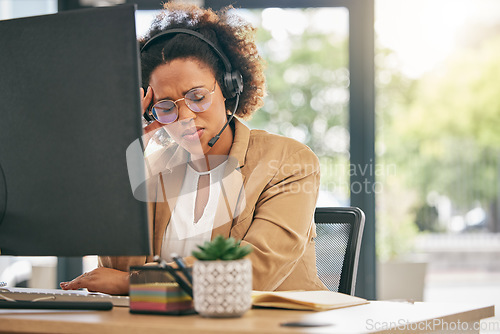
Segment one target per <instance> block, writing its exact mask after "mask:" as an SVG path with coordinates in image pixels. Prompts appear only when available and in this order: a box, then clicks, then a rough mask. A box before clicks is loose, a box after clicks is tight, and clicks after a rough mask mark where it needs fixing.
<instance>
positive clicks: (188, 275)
mask: <svg viewBox="0 0 500 334" xmlns="http://www.w3.org/2000/svg"><path fill="white" fill-rule="evenodd" d="M170 256H171V257H172V259H174V261H175V263H177V265H178V266H179V268H180V269H181V271H182V273H183V274H184V276H186V278H187V280H188V281H189V283H191V284H192V283H193V277H192V276H191V273H190V272H189V269H188V268H187V267H186V264H185V263H184V260H183V259H182V257H180V256H179V255H177V254H176V253H172V254H170Z"/></svg>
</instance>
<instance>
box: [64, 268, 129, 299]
mask: <svg viewBox="0 0 500 334" xmlns="http://www.w3.org/2000/svg"><path fill="white" fill-rule="evenodd" d="M60 286H61V288H62V289H63V290H76V289H82V288H86V289H87V290H88V291H90V292H102V293H107V294H110V295H126V294H128V291H129V274H128V272H125V271H120V270H116V269H110V268H105V267H99V268H96V269H94V270H92V271H90V272H88V273H84V274H82V275H80V276H78V277H76V278H75V279H73V280H72V281H70V282H61V283H60Z"/></svg>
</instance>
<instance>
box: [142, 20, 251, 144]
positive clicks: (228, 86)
mask: <svg viewBox="0 0 500 334" xmlns="http://www.w3.org/2000/svg"><path fill="white" fill-rule="evenodd" d="M177 34H186V35H191V36H194V37H196V38H198V39H199V40H201V41H203V42H205V43H206V44H207V45H209V46H210V47H211V48H212V50H214V51H215V53H216V54H217V55H218V56H219V58H220V59H221V60H222V63H223V64H224V68H225V73H224V78H223V80H224V82H223V87H222V93H223V95H224V97H225V98H226V99H232V98H233V97H236V103H235V106H234V109H233V111H232V113H231V115H230V116H229V118H228V120H227V122H226V124H225V125H224V127H223V128H222V130H220V131H219V133H218V134H217V135H216V136H215V137H213V138H212V139H210V141H209V142H208V145H209V146H210V147H212V146H214V145H215V143H216V142H217V140H219V138H220V135H221V134H222V132H223V131H224V129H225V128H226V126H227V125H228V124H229V122H231V120H232V119H233V117H234V113H235V112H236V109H237V108H238V103H239V100H240V94H241V92H242V91H243V77H242V76H241V73H240V71H238V70H233V69H232V66H231V63H230V62H229V59H227V57H226V55H224V53H223V52H222V51H221V50H219V48H218V47H217V46H216V45H215V44H214V43H212V41H210V40H208V39H207V38H206V37H205V36H203V35H202V34H200V33H199V32H197V31H194V30H190V29H182V28H177V29H169V30H167V31H164V32H161V33H159V34H157V35H155V36H153V37H152V38H151V39H150V40H148V41H147V42H146V43H145V44H144V45H143V46H142V48H141V53H143V52H144V51H145V50H146V49H148V47H150V46H151V44H152V43H153V42H155V41H158V40H160V39H163V38H165V37H166V36H170V35H177ZM144 118H146V120H148V121H153V119H151V117H150V116H149V115H148V114H147V112H145V113H144Z"/></svg>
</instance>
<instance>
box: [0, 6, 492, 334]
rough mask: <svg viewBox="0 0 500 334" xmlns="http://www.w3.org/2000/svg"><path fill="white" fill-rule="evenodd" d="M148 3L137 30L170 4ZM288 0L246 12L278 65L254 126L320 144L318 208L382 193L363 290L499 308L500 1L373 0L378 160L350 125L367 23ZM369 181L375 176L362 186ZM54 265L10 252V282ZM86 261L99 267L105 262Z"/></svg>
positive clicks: (15, 12)
mask: <svg viewBox="0 0 500 334" xmlns="http://www.w3.org/2000/svg"><path fill="white" fill-rule="evenodd" d="M124 2H131V1H125V0H108V1H105V0H101V1H99V0H71V1H62V0H59V1H57V0H0V19H10V18H14V17H22V16H30V15H39V14H49V13H55V12H57V11H58V8H59V9H64V10H65V9H71V8H76V7H78V6H94V5H110V4H113V3H124ZM136 2H139V3H140V2H141V1H136ZM157 2H158V3H160V1H159V0H158V1H157ZM216 2H217V1H216ZM275 2H276V1H275ZM351 2H354V3H355V2H356V1H355V0H353V1H351ZM361 2H364V1H361ZM368 2H370V1H368ZM142 3H147V4H146V5H145V6H143V7H142V8H145V9H141V6H139V11H138V13H137V34H138V36H141V35H142V34H144V33H145V31H146V29H147V27H148V25H149V23H150V22H151V20H152V19H153V17H154V15H155V13H156V11H154V10H151V8H154V6H157V8H158V6H159V5H157V4H156V3H154V1H142ZM152 3H154V4H152ZM195 3H198V4H200V3H203V1H195ZM206 3H208V1H207V2H206ZM242 3H247V2H244V1H242ZM257 3H259V1H257ZM263 3H266V2H263ZM271 3H274V2H271ZM279 3H283V4H286V3H287V2H286V1H281V2H279ZM289 3H293V5H292V6H291V7H295V8H280V7H277V6H274V7H272V8H248V7H249V6H246V8H239V9H236V11H237V12H238V13H239V14H240V15H242V16H244V17H245V18H246V19H248V20H249V21H251V22H252V23H253V24H254V25H255V26H257V27H258V29H259V30H258V34H257V36H258V41H259V48H260V51H261V52H262V55H263V56H264V57H265V59H266V61H267V77H268V89H269V93H268V96H267V98H266V105H265V107H264V108H263V109H262V110H260V111H259V112H258V113H256V114H255V116H254V117H253V119H252V120H250V121H249V122H247V123H248V125H249V126H251V127H254V128H263V129H266V130H268V131H271V132H274V133H279V134H283V135H286V136H289V137H292V138H295V139H297V140H299V141H301V142H303V143H305V144H307V145H309V146H310V147H311V148H312V149H313V150H314V151H315V152H316V154H317V155H318V156H319V157H320V161H321V165H322V189H321V194H320V200H319V202H318V206H345V205H350V204H355V205H359V204H357V203H359V202H356V201H354V202H353V201H352V198H353V196H356V195H360V194H364V195H366V194H369V196H370V198H372V199H374V203H375V217H373V220H371V222H372V225H373V223H375V222H376V223H375V224H376V225H375V226H376V228H374V229H373V232H374V233H371V234H372V235H368V237H367V240H370V238H372V239H373V240H374V241H376V242H374V246H373V249H375V251H376V257H374V258H375V259H376V271H375V270H374V269H375V264H373V263H372V264H370V263H368V264H366V263H365V264H364V267H365V269H366V268H368V269H366V270H365V271H364V274H365V275H367V276H369V275H371V274H372V273H373V272H376V280H375V279H374V280H371V281H368V282H369V283H367V284H368V285H370V284H371V285H372V287H371V288H370V287H369V288H367V290H364V291H365V293H364V295H365V296H368V297H372V296H373V295H374V293H376V296H377V298H379V299H415V300H424V301H466V302H475V301H477V302H488V303H494V304H497V305H500V256H499V255H500V197H499V193H500V177H499V176H500V164H499V163H500V131H499V129H500V94H499V92H500V57H499V56H498V55H499V54H500V1H496V0H432V1H431V0H376V1H375V2H374V17H375V19H374V35H375V36H374V44H373V45H374V47H373V48H374V57H373V58H374V59H373V64H374V68H375V71H374V73H375V75H374V77H370V75H368V76H367V78H368V80H370V78H371V79H373V81H374V92H375V99H374V101H375V103H374V117H375V118H374V140H373V142H372V143H368V145H370V144H372V145H373V147H374V157H373V159H371V158H370V159H368V160H366V161H365V162H364V163H362V164H361V163H359V162H356V163H353V161H352V156H353V155H355V154H356V152H354V151H353V150H354V149H357V148H356V147H353V146H352V141H351V139H352V137H353V136H354V137H358V136H362V135H363V134H361V133H359V132H358V133H352V129H353V128H352V126H350V124H351V123H352V122H356V121H358V122H359V121H360V120H355V119H353V117H354V116H353V115H354V114H352V113H351V112H350V104H353V103H354V102H356V101H353V99H354V98H356V99H360V98H361V99H363V98H364V97H363V96H359V95H355V96H353V94H352V91H351V88H352V87H351V84H352V80H351V79H352V78H351V72H352V71H353V69H352V68H350V67H349V65H350V64H349V62H350V61H351V65H352V61H353V60H352V59H353V58H352V57H350V56H352V55H350V52H355V51H356V49H355V48H353V46H352V43H353V42H352V39H351V40H350V39H349V34H350V33H352V32H353V31H355V30H353V29H352V28H353V27H356V26H357V25H360V24H361V23H360V22H352V21H350V18H351V20H352V17H351V16H350V15H349V14H350V13H349V8H346V7H342V6H340V7H339V6H338V3H342V2H339V1H332V6H331V7H326V6H327V5H328V3H329V2H328V1H320V2H317V1H316V2H314V3H317V4H318V3H321V5H318V6H315V8H311V7H308V6H310V5H308V4H310V3H311V2H310V1H290V2H289ZM65 6H67V7H66V8H64V7H65ZM235 7H238V3H236V5H235ZM242 7H245V6H243V5H242ZM252 7H255V6H252ZM298 7H303V8H298ZM351 37H352V36H351ZM368 37H369V36H368ZM350 43H351V44H350ZM368 44H369V43H368ZM368 46H369V45H368ZM368 93H369V92H368ZM361 121H362V120H361ZM365 157H366V156H365ZM366 176H368V179H370V177H373V178H372V179H371V182H366V183H364V182H362V181H356V182H353V179H356V178H357V179H356V180H363V178H365V177H366ZM359 177H361V179H360V178H359ZM361 203H363V202H361ZM362 208H363V207H362ZM363 209H365V208H363ZM365 211H367V212H368V213H370V208H368V209H365ZM369 233H370V232H369ZM373 234H374V235H373ZM368 242H369V241H368ZM370 259H371V258H369V257H368V258H367V260H366V261H368V262H373V261H372V260H370ZM21 262H22V263H23V264H19V263H21ZM56 263H57V260H56V259H55V258H43V259H41V258H35V259H31V258H26V259H19V258H9V257H0V277H3V279H4V280H6V279H7V278H8V277H14V276H15V272H16V270H17V272H18V273H23V274H22V275H21V276H22V277H21V276H19V277H18V278H17V279H18V280H20V281H26V282H30V277H31V276H30V275H31V274H34V275H35V274H36V272H37V271H39V270H40V269H39V268H46V267H52V268H53V267H54V266H55V265H56ZM84 265H85V266H86V267H85V268H84V269H85V270H89V269H91V268H92V266H95V258H92V257H90V258H86V259H85V261H84ZM413 265H415V267H416V269H415V270H416V271H415V272H413V271H410V270H413V269H410V267H413ZM16 266H17V267H16ZM398 267H403V268H404V269H403V272H402V274H405V273H406V274H407V276H406V277H405V276H402V277H399V276H397V275H399V269H398ZM2 270H3V273H2ZM6 273H7V274H6ZM361 273H363V270H362V271H361ZM409 273H411V274H409ZM9 275H10V276H9ZM13 275H14V276H13ZM23 275H24V276H23ZM54 277H55V276H54ZM410 278H412V279H417V278H420V281H410ZM0 280H2V278H0ZM42 281H44V280H42ZM370 282H371V283H370ZM393 282H395V283H393ZM384 283H389V284H384ZM27 284H29V283H27ZM49 285H50V284H49ZM53 285H54V286H55V279H54V280H53ZM394 287H399V288H398V289H397V290H395V289H394ZM361 290H362V291H363V289H361ZM497 329H498V330H499V331H500V325H499V328H497Z"/></svg>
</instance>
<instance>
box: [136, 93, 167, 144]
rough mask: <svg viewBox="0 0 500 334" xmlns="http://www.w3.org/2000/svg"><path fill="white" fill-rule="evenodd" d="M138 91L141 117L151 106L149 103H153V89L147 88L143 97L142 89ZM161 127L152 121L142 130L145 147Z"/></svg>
mask: <svg viewBox="0 0 500 334" xmlns="http://www.w3.org/2000/svg"><path fill="white" fill-rule="evenodd" d="M140 91H141V96H142V100H141V117H142V115H143V114H144V113H145V112H146V110H148V108H149V106H150V105H151V101H153V88H151V86H149V87H148V90H147V92H146V94H145V95H144V89H143V88H142V87H141V88H140ZM151 117H152V116H151ZM161 126H162V125H161V124H160V123H159V122H157V121H156V120H154V121H153V122H151V123H150V124H148V125H146V126H145V127H144V128H143V131H144V141H145V144H146V145H147V143H148V142H149V140H150V139H151V137H152V136H153V134H154V133H155V132H156V130H158V129H159V128H161Z"/></svg>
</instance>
